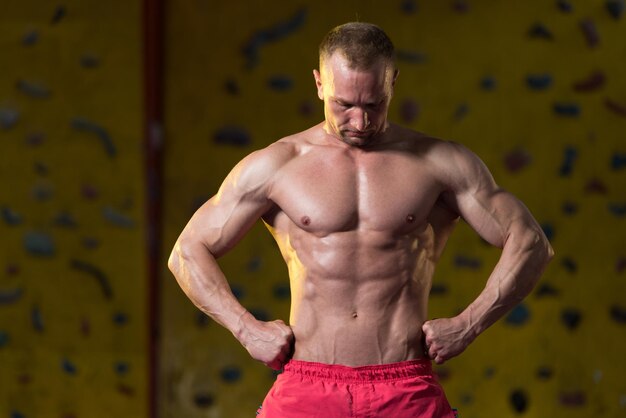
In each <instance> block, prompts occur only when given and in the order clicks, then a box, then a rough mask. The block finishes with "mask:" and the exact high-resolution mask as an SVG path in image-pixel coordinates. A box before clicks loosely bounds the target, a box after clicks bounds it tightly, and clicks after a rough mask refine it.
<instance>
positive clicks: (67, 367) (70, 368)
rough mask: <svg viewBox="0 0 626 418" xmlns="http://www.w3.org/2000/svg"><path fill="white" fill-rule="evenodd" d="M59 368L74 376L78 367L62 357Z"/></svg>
mask: <svg viewBox="0 0 626 418" xmlns="http://www.w3.org/2000/svg"><path fill="white" fill-rule="evenodd" d="M61 369H62V370H63V371H64V372H65V373H66V374H68V375H70V376H74V375H76V373H78V368H77V367H76V365H75V364H74V363H72V362H71V361H70V360H69V359H67V358H63V359H62V360H61Z"/></svg>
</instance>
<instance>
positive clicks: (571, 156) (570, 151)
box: [559, 145, 578, 177]
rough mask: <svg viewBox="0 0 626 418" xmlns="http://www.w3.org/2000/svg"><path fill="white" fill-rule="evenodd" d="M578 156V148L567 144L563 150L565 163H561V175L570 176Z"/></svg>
mask: <svg viewBox="0 0 626 418" xmlns="http://www.w3.org/2000/svg"><path fill="white" fill-rule="evenodd" d="M577 158H578V150H577V149H576V148H574V147H572V146H569V145H568V146H566V147H565V150H564V151H563V163H562V164H561V168H560V169H559V174H560V175H561V177H569V175H570V174H572V171H573V170H574V163H575V162H576V159H577Z"/></svg>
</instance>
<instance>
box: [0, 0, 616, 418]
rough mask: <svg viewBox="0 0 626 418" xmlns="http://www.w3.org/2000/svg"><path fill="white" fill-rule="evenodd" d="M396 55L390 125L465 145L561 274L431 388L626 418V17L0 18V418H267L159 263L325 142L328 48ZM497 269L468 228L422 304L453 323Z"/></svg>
mask: <svg viewBox="0 0 626 418" xmlns="http://www.w3.org/2000/svg"><path fill="white" fill-rule="evenodd" d="M354 20H360V21H366V22H372V23H376V24H378V25H380V26H381V27H382V28H383V29H384V30H385V31H386V32H387V33H388V34H389V35H390V37H391V38H392V40H393V41H394V43H395V45H396V48H397V50H398V66H399V68H400V77H399V79H398V83H397V86H396V92H395V97H394V102H393V105H392V107H391V110H390V115H389V118H390V120H391V121H393V122H396V123H399V124H402V125H405V126H409V127H411V128H413V129H416V130H419V131H423V132H426V133H429V134H431V135H433V136H437V137H440V138H444V139H449V140H454V141H457V142H460V143H463V144H465V145H466V146H468V147H469V148H471V149H472V150H473V151H474V152H476V153H477V154H478V155H479V156H480V157H481V158H482V159H483V160H484V161H485V162H486V164H487V165H488V166H489V167H490V169H491V170H492V173H493V174H494V176H495V178H496V180H497V181H498V182H499V183H500V184H501V185H502V186H503V187H505V188H506V189H508V190H510V191H511V192H513V193H514V194H516V195H517V196H518V197H519V198H520V199H521V200H523V201H524V202H525V203H526V205H527V206H528V207H529V208H530V210H531V211H532V213H533V214H534V215H535V217H536V218H537V219H538V221H539V222H540V223H541V225H542V227H543V228H544V231H545V232H546V234H547V235H548V237H549V238H550V240H551V242H552V244H553V246H554V248H555V250H556V258H555V260H554V261H553V263H552V264H551V265H550V266H549V268H548V270H547V271H546V274H545V276H544V278H543V279H542V280H541V282H540V283H539V285H538V286H537V288H536V289H535V291H534V292H533V294H532V295H531V296H529V297H528V298H527V299H526V300H525V301H524V302H523V303H521V304H520V305H519V306H517V307H516V308H515V309H513V311H512V312H511V313H510V314H509V315H507V316H506V317H505V318H503V319H502V320H501V321H500V322H498V323H497V324H496V325H494V326H493V327H492V328H490V329H489V330H488V331H486V332H485V333H484V334H483V335H482V336H481V337H480V338H479V339H478V340H476V341H475V343H474V344H473V345H472V346H471V347H469V348H468V350H467V351H466V352H465V353H464V354H463V355H462V356H460V357H458V358H455V359H453V360H451V361H449V362H448V363H446V364H445V365H443V366H438V367H437V373H438V375H439V377H440V380H441V382H442V384H443V386H444V388H445V389H446V392H447V395H448V399H449V401H450V403H451V404H452V405H453V406H455V407H457V408H458V409H459V410H460V415H461V417H463V418H492V417H498V418H501V417H517V416H524V417H568V418H571V417H623V416H626V379H625V378H624V375H625V373H626V365H625V361H624V353H625V352H626V219H625V217H626V77H625V74H626V16H624V1H621V0H608V1H607V0H594V1H582V0H579V1H575V0H571V1H567V0H562V1H540V0H533V1H510V2H504V1H496V0H482V1H479V0H474V1H472V0H442V1H434V0H431V1H427V0H421V1H420V0H390V1H382V0H379V1H376V0H369V1H368V0H362V1H356V0H350V1H343V2H339V1H327V0H318V1H309V0H301V1H287V0H275V1H271V2H269V1H261V0H256V1H236V0H235V1H219V0H176V1H172V0H170V1H167V0H143V1H139V0H126V1H109V2H102V1H96V0H67V1H63V2H56V1H55V2H53V1H50V0H45V1H42V0H22V1H19V2H18V1H17V0H2V2H1V3H0V176H1V177H0V212H1V220H0V268H1V269H2V270H0V418H3V417H7V418H31V417H54V418H83V417H130V418H142V417H163V418H166V417H167V418H169V417H177V418H180V417H210V418H222V417H223V418H232V417H234V418H238V417H253V416H254V414H255V411H256V409H257V407H258V406H259V405H260V403H261V402H262V400H263V397H264V396H265V393H266V392H267V390H268V389H269V387H270V386H271V384H272V382H273V380H274V378H275V374H274V373H273V372H272V371H271V370H269V369H267V368H266V367H264V366H262V365H261V364H259V363H256V362H254V361H253V360H251V359H250V358H249V357H248V355H247V353H246V351H245V350H244V349H243V348H242V347H240V346H239V344H238V343H237V342H236V341H235V339H234V338H233V337H232V336H231V335H230V333H228V332H227V331H225V330H223V329H221V328H220V327H219V326H217V325H216V324H215V323H213V322H211V321H210V320H208V318H207V317H205V316H204V315H202V314H201V313H200V312H199V311H198V310H197V309H196V308H195V307H194V306H193V305H192V304H191V302H189V301H188V300H187V299H186V298H185V296H184V295H183V293H182V291H181V290H180V289H179V288H178V286H177V284H176V283H175V281H174V279H173V277H172V276H171V274H170V273H169V271H168V270H167V268H166V260H167V257H168V255H169V252H170V251H171V248H172V245H173V244H174V241H175V240H176V238H177V236H178V234H179V233H180V231H181V229H182V228H183V227H184V225H185V223H186V222H187V221H188V219H189V218H190V216H191V215H192V214H193V212H194V211H195V210H196V209H197V208H198V207H199V205H200V204H202V203H203V202H204V201H205V200H206V199H208V198H209V197H210V196H212V195H213V194H214V193H215V192H216V191H217V189H218V187H219V185H220V183H221V181H222V179H223V178H224V176H225V175H226V174H227V173H228V171H229V170H230V169H231V168H232V166H233V165H234V164H235V163H236V162H237V161H239V160H240V159H241V158H243V156H245V155H246V154H248V153H250V152H251V151H253V150H255V149H258V148H262V147H264V146H266V145H268V144H270V143H271V142H273V141H276V140H277V139H279V138H282V137H284V136H286V135H288V134H291V133H294V132H297V131H301V130H304V129H306V128H308V127H310V126H311V125H314V124H316V123H318V122H320V121H321V120H322V117H323V113H322V103H321V102H320V101H319V100H318V99H317V96H316V93H315V88H314V82H313V76H312V70H313V69H314V68H316V67H317V45H318V44H319V41H320V40H321V38H322V37H323V35H324V34H325V33H326V32H327V31H328V30H329V29H331V28H332V27H334V26H336V25H338V24H341V23H345V22H347V21H354ZM498 255H499V251H498V250H495V249H492V248H490V247H488V246H487V245H485V244H484V243H483V242H482V241H481V240H480V239H479V238H478V237H477V236H476V234H474V233H473V232H472V231H471V230H470V229H469V227H467V226H466V225H464V224H460V225H459V227H458V228H457V231H456V232H455V234H453V237H452V239H451V241H450V243H449V245H448V247H447V249H446V251H445V252H444V256H443V259H442V260H441V262H440V265H439V269H438V271H437V273H436V276H435V282H434V286H433V290H432V295H431V305H430V312H431V316H432V317H442V316H452V315H455V314H456V313H457V312H459V311H460V310H461V309H463V308H464V307H465V306H466V305H467V304H468V303H469V302H470V301H471V300H472V299H473V298H474V297H475V296H476V295H477V294H478V292H480V290H481V289H482V287H483V286H484V283H485V281H486V279H487V277H488V274H489V273H490V271H491V268H492V267H493V265H494V264H495V262H496V261H497V258H498ZM220 262H221V265H222V267H223V269H224V271H225V272H226V275H227V277H228V278H229V280H230V283H231V286H232V289H233V292H234V293H235V294H236V295H237V297H238V298H239V299H240V301H241V302H242V303H243V304H244V305H245V306H246V307H247V308H248V309H250V310H251V311H252V312H253V313H254V314H255V315H256V316H257V318H259V319H275V318H282V319H284V320H287V315H288V306H289V285H288V280H287V271H286V268H285V267H284V265H283V262H282V260H281V259H280V255H279V253H278V250H277V247H276V245H275V244H274V242H273V240H272V238H271V236H270V234H269V233H268V232H267V231H265V230H264V228H263V226H262V225H257V226H256V227H255V228H254V229H253V230H252V232H251V233H250V234H249V235H248V236H247V237H246V238H245V239H244V241H243V242H242V243H241V244H240V245H239V246H238V247H237V248H236V249H235V250H234V251H233V252H232V253H230V254H228V255H227V256H225V257H224V258H222V259H221V260H220Z"/></svg>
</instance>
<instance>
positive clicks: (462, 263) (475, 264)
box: [454, 254, 483, 270]
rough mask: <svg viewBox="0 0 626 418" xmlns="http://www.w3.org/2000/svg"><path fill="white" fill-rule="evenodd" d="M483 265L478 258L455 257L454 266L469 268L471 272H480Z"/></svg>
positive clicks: (460, 255)
mask: <svg viewBox="0 0 626 418" xmlns="http://www.w3.org/2000/svg"><path fill="white" fill-rule="evenodd" d="M482 265H483V263H482V261H480V259H478V258H476V257H468V256H465V255H462V254H459V255H457V256H455V257H454V266H455V267H457V268H467V269H470V270H478V269H480V268H481V267H482Z"/></svg>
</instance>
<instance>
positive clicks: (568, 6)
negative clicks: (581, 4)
mask: <svg viewBox="0 0 626 418" xmlns="http://www.w3.org/2000/svg"><path fill="white" fill-rule="evenodd" d="M556 5H557V7H558V8H559V10H560V11H562V12H563V13H571V12H572V10H574V7H573V6H572V3H571V2H569V1H568V0H558V1H557V2H556Z"/></svg>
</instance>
